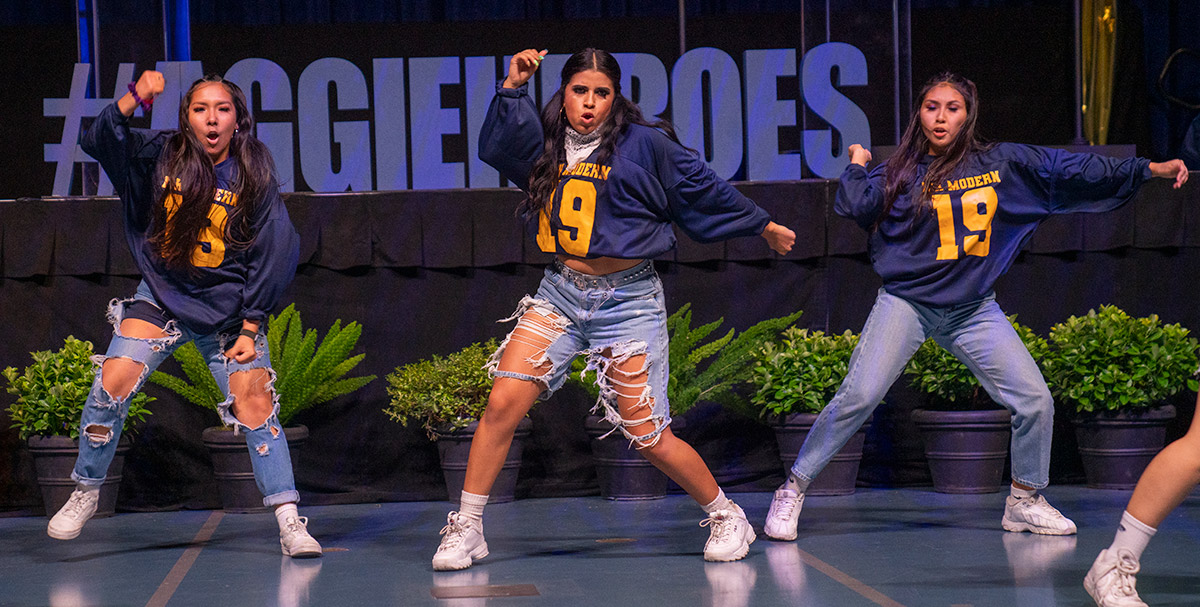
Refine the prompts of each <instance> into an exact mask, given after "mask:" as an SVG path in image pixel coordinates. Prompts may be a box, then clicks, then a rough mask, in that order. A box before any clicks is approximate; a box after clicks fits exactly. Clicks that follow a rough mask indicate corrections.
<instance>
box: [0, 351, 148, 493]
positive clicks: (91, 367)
mask: <svg viewBox="0 0 1200 607" xmlns="http://www.w3.org/2000/svg"><path fill="white" fill-rule="evenodd" d="M93 354H94V352H93V349H92V342H90V341H80V340H78V339H75V337H74V336H68V337H67V338H66V340H65V342H64V343H63V347H62V348H60V349H59V350H58V351H57V352H50V351H39V352H32V353H31V354H30V355H31V356H32V357H33V363H32V364H30V365H29V366H27V367H25V369H24V370H22V371H18V370H17V369H16V368H14V367H8V368H6V369H4V378H5V379H6V380H8V386H7V388H6V389H7V390H8V393H9V394H12V395H14V396H16V397H17V398H16V401H14V402H13V403H12V404H11V405H9V406H8V415H9V419H11V420H12V427H13V428H15V429H16V430H17V432H18V433H19V435H20V438H21V439H22V440H24V441H26V444H27V445H28V446H29V451H30V453H31V454H32V455H33V463H34V467H35V468H36V470H37V477H38V484H39V485H40V486H41V490H42V502H43V504H44V505H45V508H46V514H47V515H52V514H54V513H55V512H57V511H58V510H59V508H62V506H63V504H65V503H66V502H67V499H69V498H70V497H71V491H73V490H74V489H75V481H74V480H71V471H72V469H73V468H74V466H75V458H76V456H77V455H78V453H79V448H78V443H79V424H80V420H81V418H82V416H83V407H84V404H85V403H86V402H87V397H88V393H89V392H90V391H91V389H92V383H93V381H94V380H95V377H96V364H95V363H94V362H92V360H91V358H92V355H93ZM152 400H154V399H153V398H151V397H149V396H147V395H145V394H142V393H141V392H139V393H137V394H135V395H134V396H133V398H132V399H131V400H130V402H129V414H128V416H127V417H126V418H125V423H124V425H123V426H122V431H121V438H120V441H119V442H118V443H117V445H118V446H117V454H116V457H114V458H113V461H112V464H111V465H110V466H109V469H108V475H107V476H106V477H105V480H104V484H103V485H102V486H101V488H100V502H99V505H98V508H97V511H96V516H111V515H112V514H113V512H114V511H115V510H116V502H117V488H118V487H119V486H120V483H121V472H122V468H123V467H124V462H125V453H126V452H128V451H129V438H128V433H129V432H130V431H131V430H132V428H133V426H134V425H136V424H137V423H138V422H140V421H142V420H143V419H145V418H146V416H147V415H150V411H149V410H148V409H147V408H146V404H147V403H149V402H150V401H152Z"/></svg>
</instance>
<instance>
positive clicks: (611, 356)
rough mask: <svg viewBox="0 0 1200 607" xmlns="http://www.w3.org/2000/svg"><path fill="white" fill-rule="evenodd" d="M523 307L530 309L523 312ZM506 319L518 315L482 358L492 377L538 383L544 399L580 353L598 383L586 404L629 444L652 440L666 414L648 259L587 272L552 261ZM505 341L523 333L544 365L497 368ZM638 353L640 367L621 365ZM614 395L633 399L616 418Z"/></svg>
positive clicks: (657, 295)
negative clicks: (627, 411)
mask: <svg viewBox="0 0 1200 607" xmlns="http://www.w3.org/2000/svg"><path fill="white" fill-rule="evenodd" d="M530 311H533V312H536V314H527V312H530ZM513 319H517V320H518V322H517V326H516V328H514V329H513V330H512V332H511V333H509V334H508V337H506V338H505V339H504V342H503V343H501V344H500V347H499V348H497V349H496V352H495V354H493V355H492V359H491V361H490V362H489V363H488V369H489V371H490V372H491V374H492V377H511V378H515V379H521V380H526V381H532V382H537V383H540V384H542V385H543V386H545V387H546V390H545V392H543V393H542V397H543V398H545V397H547V396H549V395H550V394H551V393H553V392H554V391H555V390H557V389H559V388H560V387H562V385H563V382H565V381H566V379H567V375H569V374H570V372H571V362H572V361H574V360H575V357H576V356H579V355H584V356H586V357H587V370H586V371H585V374H586V373H588V372H591V373H594V374H595V375H596V384H597V385H598V386H599V387H600V398H599V399H598V400H597V402H596V406H595V408H593V409H592V411H593V412H599V411H601V410H603V411H604V417H605V419H606V420H607V421H608V422H609V423H611V424H612V425H613V427H614V430H613V431H614V432H615V431H616V429H620V430H621V432H623V433H624V434H625V436H626V437H627V438H628V439H629V440H630V441H631V442H632V444H633V446H634V447H635V448H645V447H652V446H654V445H655V444H656V443H657V442H658V437H659V436H660V435H661V434H662V431H663V430H664V429H666V427H667V425H668V424H670V423H671V414H670V406H669V404H668V402H667V378H668V367H667V352H668V351H667V312H666V303H665V301H664V299H663V290H662V281H661V280H659V278H658V274H657V273H656V272H655V271H654V266H653V265H652V262H650V261H648V260H647V261H643V262H642V263H640V264H638V265H636V266H634V267H632V268H629V269H627V270H622V271H620V272H614V273H612V274H605V275H602V276H594V275H591V274H584V273H581V272H576V271H574V270H571V269H570V268H567V267H565V266H563V265H562V264H561V263H559V262H557V261H556V262H554V264H553V265H551V266H550V267H548V268H546V274H545V277H544V278H542V282H541V284H540V285H539V286H538V291H537V295H536V296H534V297H529V296H526V297H524V298H523V299H522V300H521V303H520V304H519V305H518V307H517V311H516V312H514V313H513V315H512V316H510V317H508V318H507V319H504V320H513ZM502 322H503V321H502ZM513 340H523V341H524V343H526V344H527V345H530V346H532V347H534V348H535V349H536V351H537V354H536V355H535V356H532V357H530V358H529V359H528V360H527V361H526V362H528V363H529V364H531V365H533V366H534V367H539V368H541V367H543V366H545V365H547V363H548V364H549V369H548V370H547V371H546V372H545V373H544V374H542V375H529V374H527V373H519V372H515V371H506V370H503V369H500V368H499V367H500V359H501V357H502V356H503V353H504V350H505V348H506V347H507V346H508V345H509V343H510V342H511V341H513ZM546 344H548V345H546ZM640 355H645V358H644V359H643V360H644V362H643V363H642V366H641V368H639V369H635V370H630V369H624V368H621V366H622V365H623V364H624V363H625V362H627V361H628V360H629V359H630V358H633V357H636V356H640ZM641 377H644V378H645V379H644V380H642V379H639V378H641ZM618 396H625V397H626V398H636V399H637V403H636V404H635V405H634V407H633V408H632V412H633V417H631V418H629V419H625V418H622V417H621V414H620V412H619V410H618V407H617V397H618ZM647 422H653V423H654V430H652V431H650V432H646V433H643V434H641V435H636V434H633V433H632V432H630V431H629V430H628V429H627V428H628V427H632V426H639V425H641V424H645V423H647ZM606 436H607V435H606Z"/></svg>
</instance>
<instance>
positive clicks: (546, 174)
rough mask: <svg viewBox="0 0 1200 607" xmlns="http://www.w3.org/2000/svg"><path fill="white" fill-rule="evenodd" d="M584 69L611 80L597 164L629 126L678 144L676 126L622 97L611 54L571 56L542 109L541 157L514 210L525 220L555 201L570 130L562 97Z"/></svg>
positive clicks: (590, 50)
mask: <svg viewBox="0 0 1200 607" xmlns="http://www.w3.org/2000/svg"><path fill="white" fill-rule="evenodd" d="M587 70H596V71H598V72H600V73H601V74H604V75H605V76H608V79H609V80H611V81H612V85H613V100H612V108H611V109H610V110H609V114H608V118H607V119H605V121H604V123H603V124H601V125H600V127H599V131H600V147H599V150H600V153H599V155H598V156H597V157H596V161H597V162H598V163H599V164H604V163H606V162H608V160H609V159H610V158H612V156H613V154H615V153H616V151H617V139H619V138H620V135H621V134H622V133H624V132H625V129H627V128H629V125H631V124H641V125H644V126H650V127H655V128H658V129H660V130H662V131H663V132H664V133H666V135H667V136H668V137H670V138H671V139H672V140H673V141H675V142H676V143H679V136H678V135H676V134H675V127H673V126H671V123H670V122H667V121H666V120H654V121H650V120H647V119H646V118H645V117H644V116H643V115H642V110H641V108H639V107H638V106H637V104H635V103H634V102H632V101H630V100H629V99H627V98H626V97H625V96H624V95H622V94H621V66H620V65H618V64H617V60H616V58H615V57H613V56H612V55H611V54H610V53H608V52H606V51H602V50H600V49H595V48H585V49H583V50H582V51H579V52H577V53H575V54H574V55H571V57H570V58H569V59H567V62H566V63H565V64H564V65H563V68H562V82H561V84H559V87H558V90H557V91H555V92H554V95H553V96H551V97H550V100H549V101H547V102H546V105H545V106H544V107H542V133H543V135H544V137H545V139H544V141H543V147H542V155H541V156H539V157H538V159H537V161H536V162H534V163H533V170H532V171H531V172H530V174H529V196H528V197H526V198H525V200H524V201H522V203H521V206H520V207H519V208H518V209H517V211H518V213H519V214H521V215H522V216H525V217H530V216H533V215H536V214H537V213H538V212H539V211H541V210H542V209H549V207H550V204H551V201H552V200H553V199H554V190H555V189H556V188H558V182H559V175H560V171H561V170H562V169H561V167H562V166H563V165H564V164H565V163H566V157H567V156H566V145H565V143H564V133H565V132H566V129H569V128H571V125H570V124H568V123H567V118H566V114H565V113H564V112H563V94H564V91H565V90H566V88H567V84H568V83H570V82H571V78H573V77H575V74H578V73H579V72H584V71H587Z"/></svg>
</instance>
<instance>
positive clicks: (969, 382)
mask: <svg viewBox="0 0 1200 607" xmlns="http://www.w3.org/2000/svg"><path fill="white" fill-rule="evenodd" d="M1016 319H1017V317H1016V316H1015V315H1013V316H1009V317H1008V320H1009V322H1011V323H1012V325H1013V329H1015V330H1016V331H1017V335H1018V336H1019V337H1020V338H1021V341H1022V342H1023V343H1024V344H1025V347H1026V348H1027V349H1028V350H1029V354H1030V355H1031V356H1032V357H1033V359H1034V361H1040V360H1043V359H1044V358H1045V356H1046V350H1047V347H1048V346H1047V345H1046V340H1045V339H1043V338H1042V337H1040V336H1038V335H1037V334H1036V333H1034V332H1033V330H1032V329H1030V328H1029V327H1026V326H1024V325H1022V324H1020V323H1018V322H1017V320H1016ZM905 373H907V374H908V375H911V376H912V385H913V386H914V387H915V388H917V389H918V390H919V391H920V392H923V393H924V394H925V395H926V397H927V400H926V404H925V406H923V407H919V408H917V409H915V410H914V411H913V413H912V418H913V421H914V422H916V424H917V427H918V428H919V429H920V431H921V438H922V441H923V442H924V443H925V458H926V460H927V461H928V462H929V473H930V476H932V478H933V488H934V490H935V491H938V492H940V493H995V492H997V491H1002V490H1003V489H1004V488H1005V487H1007V486H1008V484H1009V483H1008V481H1007V479H1005V477H1004V470H1005V466H1006V464H1007V463H1008V450H1009V443H1010V442H1011V441H1012V413H1011V412H1009V411H1008V410H1007V409H1005V408H1003V407H1001V406H1000V405H998V404H996V403H995V402H993V401H992V399H991V397H990V396H988V394H987V392H986V391H985V390H984V389H983V386H982V385H980V383H979V380H977V379H975V374H973V373H971V371H970V369H968V368H967V366H966V365H964V364H962V363H961V362H959V360H958V359H957V358H955V357H954V356H953V355H952V354H950V353H949V352H947V351H946V350H945V349H944V348H942V347H941V346H939V345H937V343H935V342H934V341H933V340H932V339H929V340H926V341H925V343H923V344H921V347H920V348H919V349H918V350H917V353H916V354H915V355H914V356H913V358H912V360H911V361H909V364H908V367H906V368H905Z"/></svg>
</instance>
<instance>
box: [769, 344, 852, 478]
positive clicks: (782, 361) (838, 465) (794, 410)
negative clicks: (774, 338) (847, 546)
mask: <svg viewBox="0 0 1200 607" xmlns="http://www.w3.org/2000/svg"><path fill="white" fill-rule="evenodd" d="M857 344H858V336H857V335H855V334H853V333H851V332H850V331H846V332H845V333H842V334H840V335H837V334H826V333H824V332H823V331H809V330H807V329H799V328H796V327H792V328H789V329H787V330H786V331H784V332H783V336H782V339H780V340H779V342H778V343H776V342H769V343H767V344H765V345H763V347H762V348H761V349H760V350H759V351H758V354H757V357H756V360H755V362H754V367H753V370H752V373H753V384H754V385H755V386H756V390H755V392H754V394H753V396H751V397H750V403H751V404H753V405H755V406H756V407H758V414H759V416H760V417H763V418H765V419H767V420H768V423H769V424H770V425H771V427H772V428H773V429H774V430H775V441H776V443H777V444H778V445H779V459H780V460H781V461H782V462H783V465H784V467H785V468H787V467H790V466H791V465H792V462H793V461H795V459H796V455H797V454H798V453H799V452H800V447H801V445H803V444H804V439H805V438H806V437H807V436H808V432H809V430H811V429H812V426H813V423H815V422H816V420H817V416H818V415H819V414H820V413H821V410H822V409H824V408H825V405H826V404H828V403H829V401H830V400H831V399H832V398H833V395H834V394H836V393H837V389H838V386H840V385H841V384H842V380H844V379H845V378H846V372H847V370H848V369H849V365H850V355H851V354H852V353H853V352H854V347H855V346H856V345H857ZM868 423H869V422H868ZM866 426H867V424H864V425H863V427H862V428H860V429H859V431H858V432H856V433H855V434H854V436H853V437H851V439H850V440H849V441H847V442H846V444H845V445H844V446H843V447H842V449H841V450H840V451H838V453H837V455H835V456H834V457H833V459H832V460H831V461H830V462H829V465H827V466H826V467H825V469H824V470H822V471H821V474H819V475H817V478H815V479H813V482H812V484H811V485H809V487H808V490H807V491H806V493H807V494H808V495H849V494H851V493H854V486H855V480H856V479H857V477H858V467H859V464H860V463H861V462H862V452H863V443H864V442H865V440H866Z"/></svg>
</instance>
